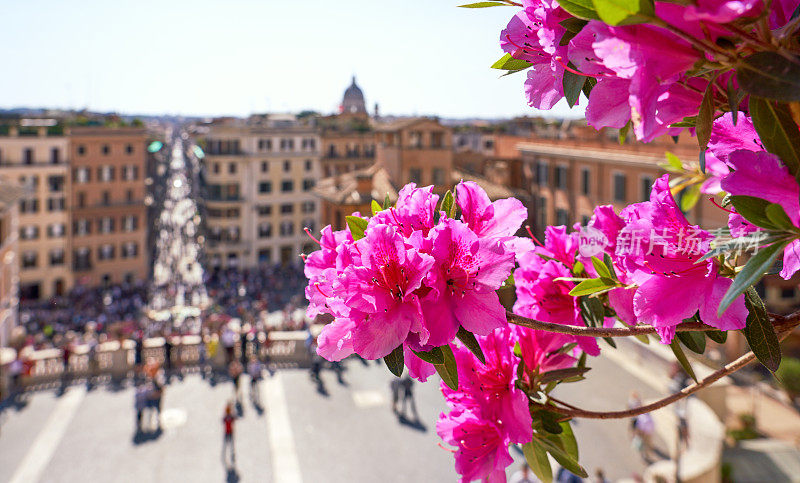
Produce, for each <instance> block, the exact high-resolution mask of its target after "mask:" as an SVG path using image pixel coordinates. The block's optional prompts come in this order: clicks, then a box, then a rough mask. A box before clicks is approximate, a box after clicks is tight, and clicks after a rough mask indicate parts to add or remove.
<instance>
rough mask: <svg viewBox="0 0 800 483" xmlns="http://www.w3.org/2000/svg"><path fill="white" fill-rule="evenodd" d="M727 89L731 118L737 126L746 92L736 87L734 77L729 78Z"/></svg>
mask: <svg viewBox="0 0 800 483" xmlns="http://www.w3.org/2000/svg"><path fill="white" fill-rule="evenodd" d="M725 90H726V94H727V96H728V109H730V111H731V120H732V121H733V125H734V126H735V125H736V121H737V119H738V117H739V103H741V102H742V97H744V95H745V92H744V91H742V90H739V89H737V88H736V85H735V84H734V82H733V77H730V78H728V85H727V87H726V89H725Z"/></svg>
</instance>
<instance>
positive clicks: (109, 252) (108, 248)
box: [97, 244, 114, 260]
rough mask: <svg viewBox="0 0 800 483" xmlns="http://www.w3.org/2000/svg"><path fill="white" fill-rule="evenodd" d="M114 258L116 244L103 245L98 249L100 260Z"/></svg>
mask: <svg viewBox="0 0 800 483" xmlns="http://www.w3.org/2000/svg"><path fill="white" fill-rule="evenodd" d="M112 258H114V245H109V244H106V245H101V246H100V248H98V249H97V259H98V260H111V259H112Z"/></svg>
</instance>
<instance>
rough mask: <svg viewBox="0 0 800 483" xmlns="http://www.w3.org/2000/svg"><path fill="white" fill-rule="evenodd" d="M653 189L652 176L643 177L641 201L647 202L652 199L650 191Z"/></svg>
mask: <svg viewBox="0 0 800 483" xmlns="http://www.w3.org/2000/svg"><path fill="white" fill-rule="evenodd" d="M652 189H653V178H651V177H650V176H642V187H641V193H640V198H639V199H640V200H641V201H647V200H649V199H650V190H652Z"/></svg>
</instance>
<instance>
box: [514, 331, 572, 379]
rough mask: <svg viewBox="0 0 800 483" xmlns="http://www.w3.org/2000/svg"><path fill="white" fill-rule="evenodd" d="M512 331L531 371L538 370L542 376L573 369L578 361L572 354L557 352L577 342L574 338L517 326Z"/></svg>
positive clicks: (526, 365)
mask: <svg viewBox="0 0 800 483" xmlns="http://www.w3.org/2000/svg"><path fill="white" fill-rule="evenodd" d="M512 330H513V331H514V333H515V334H516V336H517V341H518V342H519V346H520V351H521V353H522V359H523V360H524V361H525V367H526V368H528V369H530V370H534V369H536V370H538V371H539V373H540V374H541V373H544V372H550V371H555V370H557V369H566V368H568V367H572V366H573V365H574V364H575V362H576V361H577V359H575V357H573V356H572V355H570V354H565V353H563V352H557V351H558V350H559V349H561V348H563V347H564V346H565V345H567V344H571V343H573V342H575V338H574V337H571V336H568V335H564V334H558V333H556V332H546V331H543V330H532V329H528V328H527V327H520V326H515V327H513V328H512Z"/></svg>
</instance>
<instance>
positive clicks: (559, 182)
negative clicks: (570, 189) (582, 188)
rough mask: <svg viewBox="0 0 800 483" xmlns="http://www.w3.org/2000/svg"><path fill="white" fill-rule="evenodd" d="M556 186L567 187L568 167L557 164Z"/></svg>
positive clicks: (564, 188) (563, 188)
mask: <svg viewBox="0 0 800 483" xmlns="http://www.w3.org/2000/svg"><path fill="white" fill-rule="evenodd" d="M556 187H557V188H558V189H560V190H566V189H567V167H566V166H561V165H559V166H556Z"/></svg>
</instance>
